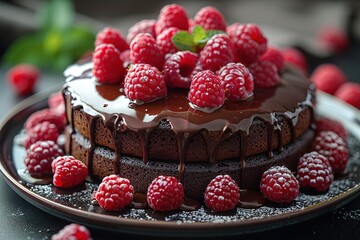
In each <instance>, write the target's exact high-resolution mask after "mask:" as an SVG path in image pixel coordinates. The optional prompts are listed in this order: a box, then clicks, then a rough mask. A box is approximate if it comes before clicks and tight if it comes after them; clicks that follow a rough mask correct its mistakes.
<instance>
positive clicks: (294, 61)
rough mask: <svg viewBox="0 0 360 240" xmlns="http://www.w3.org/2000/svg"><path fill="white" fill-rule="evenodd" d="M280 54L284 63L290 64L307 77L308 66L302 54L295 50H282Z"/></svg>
mask: <svg viewBox="0 0 360 240" xmlns="http://www.w3.org/2000/svg"><path fill="white" fill-rule="evenodd" d="M281 54H282V56H283V58H284V61H285V63H290V64H291V65H293V66H295V67H296V68H298V69H299V70H301V71H302V72H303V73H304V75H307V74H308V72H309V70H308V68H309V66H308V65H309V64H308V62H307V59H306V58H305V56H304V54H303V53H302V52H300V51H299V50H297V49H296V48H290V47H288V48H284V49H282V50H281Z"/></svg>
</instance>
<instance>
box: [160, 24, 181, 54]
mask: <svg viewBox="0 0 360 240" xmlns="http://www.w3.org/2000/svg"><path fill="white" fill-rule="evenodd" d="M179 31H180V30H179V29H177V28H176V27H171V28H167V29H165V30H164V31H162V32H161V33H160V34H159V35H158V36H157V37H156V44H157V45H158V46H159V49H160V51H161V53H162V55H163V56H165V55H166V54H168V53H175V52H177V51H178V50H177V48H176V47H175V45H174V43H173V42H172V40H171V39H172V37H173V36H174V35H175V34H176V33H177V32H179Z"/></svg>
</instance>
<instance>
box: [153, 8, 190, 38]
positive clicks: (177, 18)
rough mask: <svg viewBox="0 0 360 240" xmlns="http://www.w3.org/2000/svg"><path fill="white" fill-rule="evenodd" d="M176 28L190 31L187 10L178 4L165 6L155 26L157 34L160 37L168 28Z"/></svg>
mask: <svg viewBox="0 0 360 240" xmlns="http://www.w3.org/2000/svg"><path fill="white" fill-rule="evenodd" d="M170 27H176V28H178V29H180V30H188V28H189V23H188V16H187V13H186V10H185V9H184V8H183V7H182V6H180V5H177V4H170V5H166V6H164V7H163V8H162V9H161V11H160V14H159V17H158V20H157V22H156V24H155V33H156V36H158V35H159V34H160V33H161V32H162V31H164V30H165V29H167V28H170Z"/></svg>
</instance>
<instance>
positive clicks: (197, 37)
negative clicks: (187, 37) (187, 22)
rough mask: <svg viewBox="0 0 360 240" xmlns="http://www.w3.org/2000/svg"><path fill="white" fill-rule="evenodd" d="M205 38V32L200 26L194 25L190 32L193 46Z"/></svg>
mask: <svg viewBox="0 0 360 240" xmlns="http://www.w3.org/2000/svg"><path fill="white" fill-rule="evenodd" d="M206 38H207V34H206V31H205V30H204V29H203V28H202V27H201V26H199V25H196V26H195V27H194V30H193V32H192V40H193V42H194V44H195V45H197V44H198V42H201V41H203V40H204V39H206Z"/></svg>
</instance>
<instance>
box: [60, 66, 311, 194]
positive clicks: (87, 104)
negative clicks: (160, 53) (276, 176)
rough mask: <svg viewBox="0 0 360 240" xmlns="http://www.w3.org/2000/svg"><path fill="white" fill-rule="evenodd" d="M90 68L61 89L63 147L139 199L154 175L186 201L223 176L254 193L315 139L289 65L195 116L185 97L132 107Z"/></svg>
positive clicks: (74, 69)
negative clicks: (274, 80) (269, 80)
mask: <svg viewBox="0 0 360 240" xmlns="http://www.w3.org/2000/svg"><path fill="white" fill-rule="evenodd" d="M92 66H93V65H92V62H91V61H90V62H85V63H79V64H76V65H73V66H71V67H69V68H68V69H67V71H66V72H65V75H66V78H67V81H66V84H65V85H64V87H63V95H64V98H65V105H66V115H67V120H68V124H67V127H66V130H65V136H66V143H65V149H66V152H67V153H68V154H71V155H73V156H74V157H75V158H77V159H80V160H81V161H83V162H84V163H85V164H86V165H87V166H88V168H89V173H90V175H91V177H93V178H98V179H101V178H103V177H104V176H107V175H110V174H114V173H115V174H119V175H120V176H122V177H125V178H128V179H129V180H130V181H131V183H132V185H133V186H134V189H135V191H136V192H140V193H141V192H142V193H145V192H146V189H147V187H148V185H149V184H150V182H151V181H152V179H154V178H155V177H157V176H158V175H172V176H175V177H177V178H178V179H179V180H180V182H181V183H182V184H183V186H184V190H185V194H186V196H187V197H190V198H195V199H201V198H203V194H204V189H205V188H206V186H207V184H208V183H209V182H210V181H211V179H213V178H214V177H215V176H217V175H219V174H229V175H230V176H231V177H232V178H233V179H234V180H235V181H236V182H237V183H238V185H239V186H240V188H242V189H248V190H249V189H250V190H251V189H258V188H259V182H260V178H261V175H262V173H263V172H264V171H265V170H266V169H268V168H269V167H270V166H272V165H285V166H287V167H289V168H290V169H291V170H295V169H296V165H297V162H298V159H299V158H300V156H302V155H303V154H304V153H305V152H307V151H308V149H309V147H310V146H311V143H312V139H313V137H314V129H313V124H314V113H313V105H314V100H315V99H314V86H313V85H312V84H311V83H310V82H309V81H308V79H306V78H305V77H304V76H303V75H302V74H301V73H299V72H298V71H297V70H296V69H293V68H292V67H290V66H286V67H285V68H284V69H283V70H282V72H281V82H280V84H279V85H278V86H275V87H272V88H255V89H254V95H253V97H251V98H249V99H247V100H243V101H229V100H227V101H225V103H224V105H223V106H222V107H221V108H219V109H218V110H216V111H214V112H212V113H206V112H202V111H199V110H195V109H193V108H191V107H190V105H189V102H188V100H187V91H186V90H182V89H169V90H168V94H167V96H166V97H165V98H163V99H158V100H156V101H153V102H149V103H146V104H143V105H135V104H133V103H132V102H131V101H130V100H129V99H128V98H127V97H126V96H125V94H124V92H123V83H118V84H108V85H107V84H99V83H98V82H97V81H96V79H95V78H94V77H93V75H92V71H91V69H92Z"/></svg>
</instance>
